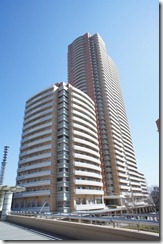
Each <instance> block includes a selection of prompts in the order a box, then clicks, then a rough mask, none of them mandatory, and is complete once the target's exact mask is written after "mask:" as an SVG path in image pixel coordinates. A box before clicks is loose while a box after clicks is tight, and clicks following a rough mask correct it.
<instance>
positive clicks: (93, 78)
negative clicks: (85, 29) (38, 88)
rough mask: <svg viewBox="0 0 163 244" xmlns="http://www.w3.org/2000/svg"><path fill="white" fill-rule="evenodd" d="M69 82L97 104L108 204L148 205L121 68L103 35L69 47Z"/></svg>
mask: <svg viewBox="0 0 163 244" xmlns="http://www.w3.org/2000/svg"><path fill="white" fill-rule="evenodd" d="M68 82H69V83H70V84H71V85H73V86H74V87H76V88H78V89H80V90H81V91H83V92H85V93H86V94H87V95H88V96H90V97H91V98H92V100H93V101H94V102H95V107H96V115H97V127H98V137H99V145H100V157H101V161H102V168H103V171H102V172H103V179H104V192H105V196H104V198H105V203H106V204H107V205H110V204H116V205H127V204H128V199H132V200H133V201H131V202H133V204H134V206H135V205H136V206H139V205H142V206H143V205H147V198H146V196H147V188H146V184H145V180H144V176H143V175H142V174H140V173H139V171H138V168H137V164H136V159H135V154H134V149H133V144H132V140H131V135H130V130H129V126H128V121H127V116H126V111H125V106H124V102H123V97H122V92H121V87H120V83H119V79H118V73H117V68H116V65H115V64H114V62H113V61H112V59H111V58H110V57H109V56H108V54H107V52H106V47H105V43H104V41H103V40H102V39H101V37H100V36H99V34H94V35H93V36H91V35H89V34H88V33H86V34H84V35H83V36H80V37H78V38H77V39H75V40H74V41H73V42H72V43H71V44H70V45H69V46H68ZM131 204H132V203H131Z"/></svg>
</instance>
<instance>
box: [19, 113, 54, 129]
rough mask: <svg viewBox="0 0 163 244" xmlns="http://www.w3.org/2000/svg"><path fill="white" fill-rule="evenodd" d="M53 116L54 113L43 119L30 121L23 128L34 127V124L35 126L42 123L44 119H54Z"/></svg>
mask: <svg viewBox="0 0 163 244" xmlns="http://www.w3.org/2000/svg"><path fill="white" fill-rule="evenodd" d="M52 118H53V115H49V116H46V117H43V118H41V119H37V120H35V121H33V122H31V123H28V124H27V125H24V126H23V130H25V129H27V128H29V127H32V126H34V125H36V124H39V123H41V122H43V121H46V120H49V119H52Z"/></svg>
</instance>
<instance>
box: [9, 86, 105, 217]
mask: <svg viewBox="0 0 163 244" xmlns="http://www.w3.org/2000/svg"><path fill="white" fill-rule="evenodd" d="M16 183H17V185H18V186H24V187H25V188H26V192H22V193H17V194H15V195H14V201H13V208H12V210H24V211H40V210H41V208H43V210H44V211H54V212H72V211H75V210H88V209H90V210H93V209H103V208H104V206H105V205H104V200H103V195H104V191H103V182H102V169H101V161H100V153H99V142H98V134H97V122H96V113H95V105H94V102H93V101H92V99H91V98H90V97H89V96H88V95H86V94H85V93H83V92H82V91H80V90H79V89H77V88H74V87H72V86H71V85H70V84H67V85H66V84H65V83H63V82H61V83H57V84H55V85H53V86H51V87H50V88H48V89H46V90H43V91H42V92H39V93H38V94H36V95H34V96H32V97H31V98H30V99H29V100H27V102H26V107H25V115H24V123H23V130H22V139H21V146H20V155H19V162H18V170H17V178H16Z"/></svg>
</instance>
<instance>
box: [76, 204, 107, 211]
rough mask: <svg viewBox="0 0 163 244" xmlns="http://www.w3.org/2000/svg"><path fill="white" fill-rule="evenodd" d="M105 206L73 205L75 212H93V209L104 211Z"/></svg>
mask: <svg viewBox="0 0 163 244" xmlns="http://www.w3.org/2000/svg"><path fill="white" fill-rule="evenodd" d="M104 208H105V204H83V205H75V210H76V211H79V210H88V209H89V210H94V209H104Z"/></svg>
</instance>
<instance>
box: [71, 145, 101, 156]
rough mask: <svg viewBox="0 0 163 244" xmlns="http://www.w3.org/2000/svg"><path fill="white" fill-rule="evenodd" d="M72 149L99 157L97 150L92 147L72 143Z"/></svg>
mask: <svg viewBox="0 0 163 244" xmlns="http://www.w3.org/2000/svg"><path fill="white" fill-rule="evenodd" d="M74 150H77V151H80V152H81V153H86V154H87V153H89V154H92V155H93V156H95V157H98V158H100V154H99V152H97V151H94V150H92V149H89V148H87V147H82V146H76V145H74Z"/></svg>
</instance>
